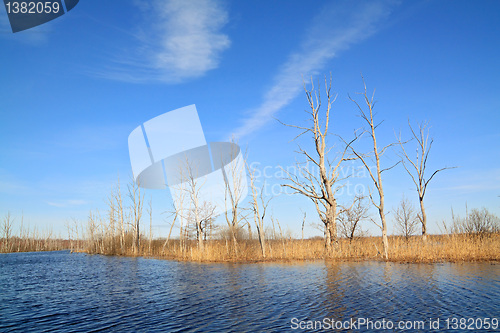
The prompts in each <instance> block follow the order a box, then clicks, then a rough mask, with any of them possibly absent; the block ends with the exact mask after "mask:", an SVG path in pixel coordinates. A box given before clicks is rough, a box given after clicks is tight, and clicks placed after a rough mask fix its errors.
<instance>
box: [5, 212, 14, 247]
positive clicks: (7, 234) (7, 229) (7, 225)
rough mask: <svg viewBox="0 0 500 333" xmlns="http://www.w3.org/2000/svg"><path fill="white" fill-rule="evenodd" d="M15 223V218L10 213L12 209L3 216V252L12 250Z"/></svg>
mask: <svg viewBox="0 0 500 333" xmlns="http://www.w3.org/2000/svg"><path fill="white" fill-rule="evenodd" d="M13 223H14V219H13V218H12V217H11V215H10V211H8V212H7V214H5V217H4V218H3V221H2V234H3V241H4V244H3V252H10V251H11V244H10V240H11V236H12V226H13Z"/></svg>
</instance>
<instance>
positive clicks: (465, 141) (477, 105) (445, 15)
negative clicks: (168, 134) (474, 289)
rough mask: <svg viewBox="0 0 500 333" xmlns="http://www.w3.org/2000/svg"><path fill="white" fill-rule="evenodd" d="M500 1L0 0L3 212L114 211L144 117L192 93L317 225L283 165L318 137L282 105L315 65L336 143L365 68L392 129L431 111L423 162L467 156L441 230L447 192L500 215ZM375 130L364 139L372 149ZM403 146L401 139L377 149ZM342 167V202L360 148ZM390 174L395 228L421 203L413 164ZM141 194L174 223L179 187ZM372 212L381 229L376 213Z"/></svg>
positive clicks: (387, 185)
mask: <svg viewBox="0 0 500 333" xmlns="http://www.w3.org/2000/svg"><path fill="white" fill-rule="evenodd" d="M499 13H500V3H499V2H498V1H482V2H480V3H478V2H476V1H453V2H451V1H419V2H416V1H401V2H399V1H314V2H311V1H298V0H294V1H261V0H255V1H219V0H206V1H202V0H192V1H181V0H163V1H160V0H153V1H139V0H130V1H125V0H104V1H85V0H82V1H80V3H79V4H78V5H77V6H76V7H75V8H74V9H73V10H71V11H70V12H68V13H67V14H65V15H63V16H61V17H59V18H57V19H55V20H53V21H50V22H48V23H46V24H43V25H40V26H38V27H35V28H32V29H29V30H25V31H22V32H18V33H12V31H11V29H10V26H9V21H8V18H7V14H6V12H5V8H4V7H3V6H1V8H0V74H1V75H0V217H1V218H4V217H5V216H6V214H7V213H8V212H10V214H11V215H12V216H13V217H14V218H15V228H18V227H19V224H20V220H21V217H22V218H23V221H24V224H25V226H26V225H29V226H30V227H31V228H34V227H36V228H37V229H38V230H52V231H53V232H55V233H56V234H60V235H62V236H63V237H64V236H65V235H66V231H65V230H66V229H65V225H66V224H67V223H68V221H72V220H78V221H82V222H85V221H86V219H87V217H88V215H89V212H90V211H91V210H99V211H100V212H101V213H102V214H104V212H105V211H106V209H107V207H106V200H107V197H108V195H109V193H110V191H111V189H112V187H113V186H114V185H116V183H117V181H118V179H120V181H121V184H122V185H121V186H122V189H123V188H126V183H127V182H128V181H129V180H130V179H131V177H132V176H131V175H132V169H131V165H130V159H129V154H128V146H127V138H128V135H129V134H130V133H131V132H132V130H133V129H134V128H136V127H137V126H139V125H140V124H142V123H144V122H145V121H147V120H149V119H151V118H154V117H156V116H158V115H160V114H163V113H165V112H168V111H170V110H174V109H178V108H181V107H184V106H187V105H191V104H195V105H196V107H197V110H198V114H199V117H200V121H201V124H202V127H203V130H204V132H205V138H206V140H207V141H208V142H215V141H228V140H230V139H231V138H235V139H236V140H237V142H238V143H239V145H240V146H241V147H242V149H243V150H244V151H246V152H247V160H248V162H249V163H250V164H251V165H253V166H254V167H258V170H259V172H258V173H259V175H260V177H259V179H258V181H259V182H260V184H263V183H264V181H265V183H266V184H267V186H266V193H267V194H269V195H274V198H273V199H272V201H271V204H270V207H269V216H273V217H274V218H275V219H278V220H279V221H280V224H281V225H282V226H286V228H288V229H289V230H290V231H291V232H292V233H293V235H295V236H300V228H301V224H302V219H303V214H304V213H306V221H307V223H306V228H305V234H306V235H307V236H313V235H319V234H321V233H320V231H319V230H317V229H315V228H314V227H313V226H311V224H315V223H318V222H319V219H318V217H317V214H316V213H315V211H314V206H313V204H312V203H311V202H310V200H308V199H307V198H304V197H302V196H300V195H291V194H289V193H287V192H286V191H285V189H284V188H283V187H282V186H281V185H282V184H284V183H285V182H286V180H284V179H282V178H283V173H282V171H281V168H284V169H287V170H293V167H294V165H295V163H296V161H299V162H300V161H303V159H302V157H301V156H300V155H298V154H296V153H295V151H296V150H297V144H300V145H301V147H303V148H305V149H310V148H311V140H308V139H307V138H301V139H299V140H295V141H294V140H293V139H294V137H295V136H296V135H297V134H299V133H298V132H297V130H296V129H293V128H289V127H286V126H283V125H282V124H281V123H280V121H281V122H284V123H288V124H295V125H299V126H304V125H307V114H306V113H305V112H304V110H307V108H308V105H307V100H306V96H305V93H304V84H306V88H310V87H311V84H310V82H311V79H312V82H313V83H314V85H315V87H316V88H318V89H320V91H321V92H322V93H323V95H322V96H323V97H324V96H325V95H324V88H325V87H324V85H325V81H324V80H325V77H328V78H329V77H330V75H331V77H332V92H334V93H335V94H336V96H337V98H336V101H335V103H334V104H333V106H332V111H331V112H332V113H331V132H332V136H331V137H330V139H329V140H330V141H329V142H330V143H331V144H332V145H333V146H334V148H333V149H332V152H331V157H332V159H333V158H334V157H335V153H336V152H338V151H340V150H341V149H342V147H341V144H340V142H339V141H338V140H336V136H335V135H333V134H337V135H340V136H342V137H343V138H345V139H349V138H352V136H353V133H354V131H355V130H356V129H360V128H362V127H363V125H364V124H363V122H362V120H361V119H360V118H359V117H358V116H357V114H358V113H357V109H356V106H355V104H354V103H353V102H351V101H350V100H349V98H348V96H351V97H352V98H354V99H357V100H359V98H361V96H359V95H358V94H357V93H359V92H361V91H362V90H363V81H362V78H361V75H362V76H363V77H364V79H365V82H366V85H367V89H368V92H369V94H370V95H371V94H372V93H373V91H374V90H375V100H376V101H377V103H376V106H375V112H376V119H377V120H378V121H383V123H382V124H381V125H380V126H379V127H378V128H377V131H378V132H377V139H378V142H379V144H380V145H381V146H384V145H386V144H390V143H392V142H394V141H395V135H396V133H401V136H402V138H404V139H405V138H409V136H410V133H409V131H408V125H407V124H408V120H410V121H411V122H412V123H413V124H414V125H415V126H417V125H418V123H421V122H422V121H428V122H429V125H430V135H431V136H432V138H433V139H434V143H433V146H432V150H431V153H430V156H429V160H428V170H429V171H433V170H436V169H439V168H442V167H454V166H456V167H457V168H455V169H450V170H446V171H443V172H441V173H439V174H438V175H436V177H435V178H434V179H433V180H432V182H431V183H430V185H429V188H428V190H427V193H426V198H425V205H426V208H427V215H428V230H429V232H431V233H439V232H440V230H441V229H440V227H439V225H440V224H441V223H442V221H446V222H448V223H449V222H450V220H451V211H452V209H453V211H454V213H455V214H456V215H461V216H464V215H465V213H466V207H467V209H468V210H470V209H472V208H481V207H486V208H487V209H488V210H489V211H490V212H491V213H494V214H496V215H497V216H500V154H499V148H500V147H499V143H500V129H499V125H500V95H499V91H500V81H499V80H498V77H499V74H500V62H499V61H498V55H499V54H500V40H499V39H500V37H499V36H500V21H499V20H498V15H499ZM324 102H325V101H324ZM323 105H324V104H323ZM278 120H279V121H278ZM367 139H368V138H363V139H361V140H359V142H356V148H357V149H359V150H360V151H366V152H368V151H369V149H370V148H369V142H368V141H367ZM412 144H413V143H409V146H408V147H407V148H408V151H411V152H413V151H415V146H411V145H412ZM397 161H398V156H397V149H392V150H391V149H389V150H388V151H387V153H386V154H385V155H384V157H383V159H382V164H383V165H384V166H390V165H392V164H393V163H395V162H397ZM342 172H343V173H344V174H346V175H347V174H354V175H357V177H351V178H350V179H349V180H348V181H349V183H348V186H346V187H345V188H344V189H345V191H344V192H343V193H339V195H338V201H339V203H340V204H348V203H349V201H350V200H351V199H352V193H353V192H352V191H353V190H354V189H355V188H356V186H358V189H359V188H362V189H363V190H364V193H365V194H367V193H368V191H369V190H370V184H369V179H368V177H367V175H366V174H364V173H363V172H362V171H361V169H360V164H359V163H357V162H348V163H346V164H345V165H344V167H343V168H342ZM383 181H384V183H383V184H384V189H385V194H386V207H387V211H388V220H389V233H393V232H394V221H393V220H394V218H393V217H394V210H395V209H396V207H397V205H398V203H399V201H400V200H401V197H402V196H403V195H405V196H406V197H407V198H409V199H410V200H411V201H412V203H413V204H414V205H415V207H417V205H418V198H417V193H416V191H415V188H414V186H413V184H412V182H411V179H410V178H409V176H408V175H407V174H406V173H405V171H404V169H403V168H402V167H401V166H400V165H398V166H396V167H395V168H393V169H391V170H390V171H387V172H386V173H384V178H383ZM350 190H351V192H349V191H350ZM145 195H146V198H148V199H149V198H151V199H152V206H153V217H154V223H153V224H154V229H155V234H156V235H165V234H166V232H167V230H168V214H165V212H166V211H168V210H169V209H170V208H171V202H172V200H171V197H170V194H169V191H168V190H146V191H145ZM246 201H248V200H246ZM246 201H245V202H246ZM371 214H372V217H373V218H375V219H376V212H375V210H374V209H373V208H372V210H371ZM267 222H268V223H269V220H268V221H267ZM220 223H225V222H224V221H223V220H220ZM362 228H363V229H364V230H367V231H368V232H370V233H371V234H372V235H377V234H379V233H380V231H379V230H378V229H377V227H376V226H375V225H374V224H373V223H371V222H370V221H366V222H363V225H362Z"/></svg>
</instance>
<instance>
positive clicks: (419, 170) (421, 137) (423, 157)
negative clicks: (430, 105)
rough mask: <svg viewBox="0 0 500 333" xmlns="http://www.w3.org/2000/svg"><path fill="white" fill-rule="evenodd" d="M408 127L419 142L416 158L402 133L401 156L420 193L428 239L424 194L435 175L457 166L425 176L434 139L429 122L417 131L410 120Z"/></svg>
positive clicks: (422, 223) (423, 233)
mask: <svg viewBox="0 0 500 333" xmlns="http://www.w3.org/2000/svg"><path fill="white" fill-rule="evenodd" d="M408 127H409V128H410V131H411V134H412V140H413V139H414V140H415V141H416V143H417V151H416V152H417V154H416V157H415V160H413V159H412V158H411V157H410V156H409V155H408V153H407V152H406V149H405V143H406V142H402V141H401V135H400V136H399V138H398V143H399V145H400V147H401V151H400V157H401V162H402V164H403V167H404V168H405V170H406V172H407V173H408V175H410V177H411V180H412V181H413V183H414V184H415V187H416V189H417V193H418V200H419V202H420V214H419V216H418V218H419V220H420V224H421V225H422V239H423V240H424V241H425V240H427V214H426V213H425V206H424V196H425V193H426V190H427V186H428V185H429V182H430V181H431V180H432V178H434V176H435V175H436V174H437V173H438V172H441V171H443V170H446V169H453V168H455V167H444V168H441V169H438V170H436V171H434V172H433V173H432V174H431V176H430V177H429V179H426V178H425V169H426V167H427V159H428V157H429V152H430V150H431V147H432V143H433V142H434V140H433V139H432V138H430V139H429V124H428V122H422V123H421V124H420V125H419V126H418V131H415V130H414V129H413V127H412V126H411V123H410V120H408Z"/></svg>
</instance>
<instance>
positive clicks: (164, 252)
mask: <svg viewBox="0 0 500 333" xmlns="http://www.w3.org/2000/svg"><path fill="white" fill-rule="evenodd" d="M104 243H105V244H106V242H104ZM127 243H128V244H131V242H127ZM107 244H108V245H109V242H108V243H107ZM128 244H127V245H128ZM141 244H142V245H141V249H140V251H139V252H137V253H134V252H133V251H132V247H131V246H127V247H126V249H125V251H124V252H120V251H111V249H113V248H114V249H115V250H116V249H119V248H118V246H115V247H111V246H109V247H108V246H105V247H100V246H92V247H88V246H87V247H86V248H85V249H84V252H87V253H100V254H106V255H115V254H119V255H127V256H147V257H154V258H164V259H171V260H180V261H200V262H259V261H287V260H317V259H327V260H333V261H360V260H383V258H382V255H381V250H382V239H381V238H380V237H363V238H356V239H354V240H353V241H352V242H349V240H347V239H341V240H340V241H339V244H338V246H337V248H336V249H335V250H334V251H333V252H332V253H327V252H325V247H324V242H323V240H321V239H307V240H295V239H286V240H268V241H267V243H266V249H267V256H266V257H265V258H263V257H262V254H261V252H260V246H259V242H258V241H257V240H248V239H247V240H240V241H239V242H238V246H237V250H236V251H235V250H234V247H233V246H232V244H231V242H230V241H225V240H210V241H207V242H206V243H205V247H204V249H203V250H201V249H199V248H198V247H197V242H196V241H194V240H191V241H187V242H186V244H185V245H184V246H181V243H180V242H179V240H170V241H169V243H168V244H167V245H166V246H164V240H153V241H152V242H151V245H150V244H149V241H147V240H144V241H143V242H141ZM389 245H390V247H389V261H395V262H419V263H430V262H445V261H446V262H461V261H500V251H499V249H500V234H498V233H494V234H489V235H482V236H479V235H465V234H452V235H431V236H429V238H428V240H427V242H423V241H422V240H421V238H420V237H412V238H410V239H408V240H407V239H406V238H404V237H400V236H391V237H389ZM101 249H104V251H100V250H101ZM106 249H110V251H106Z"/></svg>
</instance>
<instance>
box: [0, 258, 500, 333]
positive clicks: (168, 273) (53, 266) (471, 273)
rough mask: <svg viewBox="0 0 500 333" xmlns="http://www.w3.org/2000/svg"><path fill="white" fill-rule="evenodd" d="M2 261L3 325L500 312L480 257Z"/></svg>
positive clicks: (242, 326) (172, 324) (221, 326)
mask: <svg viewBox="0 0 500 333" xmlns="http://www.w3.org/2000/svg"><path fill="white" fill-rule="evenodd" d="M0 268H1V272H0V331H2V332H4V331H5V332H15V331H18V332H44V331H46V332H49V331H60V332H82V331H85V332H101V331H120V332H154V331H158V332H160V331H161V332H217V331H223V332H259V331H260V332H264V331H265V332H283V331H289V330H290V328H291V324H292V318H297V319H296V320H299V321H300V320H301V321H308V320H309V321H322V320H323V319H324V318H327V319H328V320H340V321H346V320H350V319H351V318H353V320H357V319H359V318H370V319H371V320H382V319H385V320H391V321H394V322H397V321H399V320H413V321H415V320H423V321H425V320H429V318H434V319H436V318H442V319H441V320H445V319H446V318H448V317H451V316H455V317H459V318H462V317H463V318H470V317H472V318H484V317H490V318H491V317H496V318H499V317H500V305H499V302H498V299H500V279H499V276H500V274H499V273H500V265H497V264H488V263H468V264H394V263H382V262H361V263H329V262H326V263H325V262H310V263H293V264H266V263H265V264H210V265H208V264H197V263H179V262H171V261H162V260H152V259H142V258H123V257H105V256H88V255H84V254H70V253H68V252H67V251H60V252H47V253H14V254H3V255H0ZM393 330H394V331H398V329H397V328H395V329H393ZM299 331H300V330H299ZM425 331H429V329H425Z"/></svg>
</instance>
